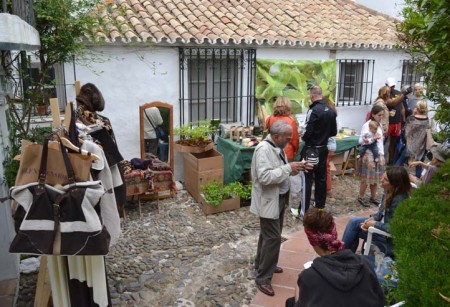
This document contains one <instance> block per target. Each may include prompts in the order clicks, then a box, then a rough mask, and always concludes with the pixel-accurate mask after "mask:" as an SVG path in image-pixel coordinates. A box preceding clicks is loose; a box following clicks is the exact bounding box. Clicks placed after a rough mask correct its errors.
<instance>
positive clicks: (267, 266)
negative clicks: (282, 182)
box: [255, 193, 289, 285]
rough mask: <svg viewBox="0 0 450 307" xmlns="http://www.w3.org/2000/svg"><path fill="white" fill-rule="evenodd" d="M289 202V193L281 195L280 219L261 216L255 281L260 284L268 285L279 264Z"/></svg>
mask: <svg viewBox="0 0 450 307" xmlns="http://www.w3.org/2000/svg"><path fill="white" fill-rule="evenodd" d="M288 203H289V193H286V194H284V195H280V198H279V206H280V216H279V217H278V219H276V220H273V219H266V218H262V217H261V218H259V221H260V226H261V231H260V233H259V240H258V249H257V251H256V258H255V270H256V279H255V282H256V283H257V284H258V285H267V284H270V283H271V281H272V276H273V273H274V272H275V269H276V267H277V264H278V256H279V255H280V246H281V232H282V230H283V220H284V211H285V209H286V204H288Z"/></svg>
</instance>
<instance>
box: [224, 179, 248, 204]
mask: <svg viewBox="0 0 450 307" xmlns="http://www.w3.org/2000/svg"><path fill="white" fill-rule="evenodd" d="M227 187H228V188H229V189H230V190H231V191H232V192H231V193H233V194H234V195H237V196H239V198H240V200H241V207H244V206H249V205H250V199H251V198H252V184H251V182H250V183H249V184H243V183H241V182H239V181H236V182H232V183H229V184H228V185H227Z"/></svg>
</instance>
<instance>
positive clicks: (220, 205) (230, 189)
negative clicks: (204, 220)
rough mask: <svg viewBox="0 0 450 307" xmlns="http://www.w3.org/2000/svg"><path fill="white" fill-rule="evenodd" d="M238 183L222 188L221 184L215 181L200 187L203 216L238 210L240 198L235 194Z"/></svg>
mask: <svg viewBox="0 0 450 307" xmlns="http://www.w3.org/2000/svg"><path fill="white" fill-rule="evenodd" d="M238 184H240V183H239V182H238V183H232V184H228V185H225V186H223V187H222V184H221V182H219V181H217V180H215V181H213V182H211V183H206V184H203V185H202V186H201V189H202V200H204V202H203V201H202V209H203V212H205V214H211V213H217V212H223V211H229V210H234V209H238V208H240V198H239V195H238V194H237V190H238V189H237V187H238Z"/></svg>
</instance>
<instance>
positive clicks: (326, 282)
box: [286, 208, 384, 307]
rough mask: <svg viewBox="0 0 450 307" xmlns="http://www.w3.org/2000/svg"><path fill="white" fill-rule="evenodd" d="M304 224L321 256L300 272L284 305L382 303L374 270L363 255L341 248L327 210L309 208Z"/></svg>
mask: <svg viewBox="0 0 450 307" xmlns="http://www.w3.org/2000/svg"><path fill="white" fill-rule="evenodd" d="M303 226H304V229H305V233H306V235H307V237H308V240H309V243H310V244H311V245H312V247H313V248H314V250H315V251H316V253H317V254H318V255H319V256H320V257H317V258H316V259H314V261H313V263H312V265H311V267H309V268H307V269H305V270H304V271H303V272H301V273H300V275H299V277H298V280H297V284H298V289H296V290H297V291H296V297H295V299H294V298H293V297H292V298H290V299H288V300H287V301H286V306H288V307H291V306H295V307H307V306H311V307H328V306H338V307H339V306H342V307H344V306H345V307H346V306H364V307H369V306H373V307H381V306H384V296H383V291H382V289H381V287H380V284H379V283H378V280H377V277H376V275H375V273H374V272H373V270H372V269H371V268H370V265H369V263H368V262H367V261H366V260H365V259H364V258H363V257H362V256H360V255H356V254H354V253H352V252H351V251H349V250H348V249H343V248H344V243H343V242H342V241H339V240H338V239H337V231H336V224H335V223H334V220H333V216H332V215H331V214H330V213H328V212H326V211H325V210H324V209H316V208H310V209H309V210H308V211H307V212H306V214H305V216H304V217H303Z"/></svg>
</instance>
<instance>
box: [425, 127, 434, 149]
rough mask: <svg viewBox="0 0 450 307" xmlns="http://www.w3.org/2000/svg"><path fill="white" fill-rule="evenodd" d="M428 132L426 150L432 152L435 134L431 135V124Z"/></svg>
mask: <svg viewBox="0 0 450 307" xmlns="http://www.w3.org/2000/svg"><path fill="white" fill-rule="evenodd" d="M426 132H427V136H426V142H425V149H426V150H430V149H431V147H432V146H433V144H434V139H433V134H432V133H431V123H430V125H429V126H428V128H426Z"/></svg>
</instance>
